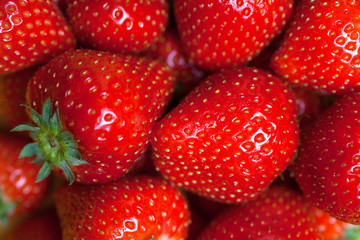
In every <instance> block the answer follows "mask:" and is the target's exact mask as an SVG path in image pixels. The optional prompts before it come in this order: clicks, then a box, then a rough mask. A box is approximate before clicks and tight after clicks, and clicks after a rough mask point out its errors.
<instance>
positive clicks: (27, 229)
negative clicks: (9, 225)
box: [5, 209, 62, 240]
mask: <svg viewBox="0 0 360 240" xmlns="http://www.w3.org/2000/svg"><path fill="white" fill-rule="evenodd" d="M5 239H6V240H22V239H24V240H25V239H26V240H61V239H62V238H61V229H60V222H59V218H58V216H57V214H56V211H55V209H45V210H43V211H41V212H38V213H35V214H33V215H32V216H30V217H29V218H27V219H26V220H25V221H23V222H22V223H20V224H19V225H18V226H16V227H15V228H14V229H12V230H11V231H10V232H9V233H8V234H7V235H6V238H5Z"/></svg>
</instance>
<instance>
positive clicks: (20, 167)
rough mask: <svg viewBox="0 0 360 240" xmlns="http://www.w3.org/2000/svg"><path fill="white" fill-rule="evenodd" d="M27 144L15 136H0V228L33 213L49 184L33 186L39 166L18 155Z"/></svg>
mask: <svg viewBox="0 0 360 240" xmlns="http://www.w3.org/2000/svg"><path fill="white" fill-rule="evenodd" d="M27 143H28V141H26V140H24V139H23V138H22V137H18V136H16V135H15V134H9V133H0V227H1V225H3V224H4V223H6V221H7V220H8V218H10V217H14V216H19V215H22V214H24V213H28V212H30V211H32V210H34V209H35V208H36V207H38V206H39V205H40V204H41V203H42V202H43V200H44V199H45V197H46V193H47V190H48V187H49V181H48V180H45V181H43V182H41V183H35V180H36V175H37V172H38V171H39V169H40V168H39V166H37V165H34V164H32V163H30V161H31V160H33V158H27V157H22V156H21V155H20V153H21V149H22V148H23V147H24V146H25V145H26V144H27ZM19 155H20V157H19Z"/></svg>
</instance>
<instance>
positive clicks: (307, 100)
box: [291, 86, 323, 128]
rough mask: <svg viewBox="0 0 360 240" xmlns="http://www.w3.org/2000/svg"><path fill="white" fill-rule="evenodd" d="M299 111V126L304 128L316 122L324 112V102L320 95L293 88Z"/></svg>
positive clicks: (300, 88) (301, 88)
mask: <svg viewBox="0 0 360 240" xmlns="http://www.w3.org/2000/svg"><path fill="white" fill-rule="evenodd" d="M291 90H292V92H293V94H294V97H295V101H296V106H297V109H298V117H299V125H300V128H304V127H305V126H306V125H308V124H310V123H311V122H313V121H315V120H316V119H317V118H318V117H319V115H320V114H321V112H322V111H323V101H322V98H321V96H320V95H319V94H317V93H315V92H313V91H311V90H309V89H306V88H303V87H297V86H295V87H291Z"/></svg>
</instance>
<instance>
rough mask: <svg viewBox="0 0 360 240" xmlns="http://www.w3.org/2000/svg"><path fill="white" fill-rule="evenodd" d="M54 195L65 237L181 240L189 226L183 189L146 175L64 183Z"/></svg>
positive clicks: (109, 239) (188, 215)
mask: <svg viewBox="0 0 360 240" xmlns="http://www.w3.org/2000/svg"><path fill="white" fill-rule="evenodd" d="M54 199H55V204H56V208H57V211H58V214H59V217H60V222H61V227H62V233H63V240H68V239H81V238H83V239H107V240H112V239H151V238H153V239H179V240H184V239H185V237H186V234H187V229H188V225H189V224H190V213H189V210H188V206H187V203H186V201H185V198H184V197H183V195H182V194H181V192H180V191H179V190H177V189H176V188H174V187H173V186H172V185H170V184H169V183H167V182H165V181H164V180H161V179H160V178H154V177H149V176H146V175H139V176H137V177H126V178H122V179H120V180H118V181H115V182H111V183H107V184H102V185H80V184H74V185H72V186H63V187H61V188H59V189H57V190H56V192H55V194H54Z"/></svg>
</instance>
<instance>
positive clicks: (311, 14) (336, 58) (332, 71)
mask: <svg viewBox="0 0 360 240" xmlns="http://www.w3.org/2000/svg"><path fill="white" fill-rule="evenodd" d="M359 44H360V2H359V1H356V0H331V1H328V0H320V1H311V0H306V1H301V2H300V3H299V5H298V7H297V8H296V11H295V16H294V17H293V19H292V21H291V22H290V27H289V29H288V31H287V34H286V36H285V38H284V41H282V43H281V46H280V48H279V49H278V50H277V52H276V53H275V54H274V56H273V58H272V60H271V66H272V69H273V70H274V71H275V72H276V74H278V75H279V76H281V77H283V78H284V79H285V80H286V81H288V82H289V83H290V84H293V85H300V86H304V87H307V88H309V89H312V90H316V91H320V92H325V93H330V94H337V95H341V94H344V93H346V92H349V91H352V90H356V89H359V86H360V85H359V84H358V79H359V77H360V64H359V63H360V52H359Z"/></svg>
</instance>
